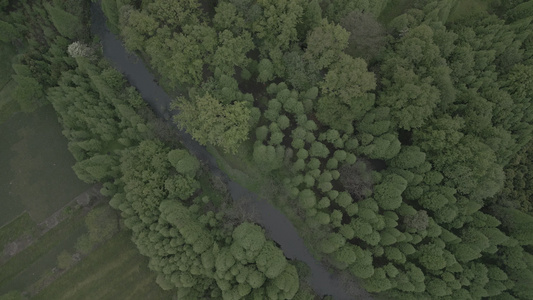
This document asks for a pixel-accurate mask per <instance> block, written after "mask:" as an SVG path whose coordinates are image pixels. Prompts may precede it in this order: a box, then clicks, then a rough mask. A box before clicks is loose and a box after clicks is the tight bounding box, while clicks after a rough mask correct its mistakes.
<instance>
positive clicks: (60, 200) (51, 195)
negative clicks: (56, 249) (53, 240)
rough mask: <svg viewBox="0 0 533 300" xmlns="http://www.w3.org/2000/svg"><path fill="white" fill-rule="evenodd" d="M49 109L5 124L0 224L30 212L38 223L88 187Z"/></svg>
mask: <svg viewBox="0 0 533 300" xmlns="http://www.w3.org/2000/svg"><path fill="white" fill-rule="evenodd" d="M61 130H62V129H61V126H60V125H59V123H58V122H57V117H56V114H55V112H54V110H53V109H52V107H50V106H46V107H43V108H40V109H39V110H37V111H36V112H34V113H31V114H22V113H19V114H16V115H14V116H12V117H11V118H10V119H9V120H8V121H7V122H5V123H3V124H0V141H1V143H0V157H1V159H0V169H1V170H3V172H1V173H0V205H1V207H2V210H0V226H3V225H5V224H7V223H9V222H10V221H11V220H13V219H14V218H15V217H16V216H18V215H20V214H21V213H22V212H23V211H24V210H26V211H28V213H29V215H30V216H31V218H32V219H33V220H34V221H35V222H36V223H39V222H41V221H43V220H44V219H46V218H47V217H48V216H50V215H51V214H52V213H53V212H55V211H56V210H58V209H60V208H61V207H62V206H64V205H65V204H66V203H68V202H69V201H71V200H72V199H73V198H74V197H76V196H77V195H78V194H80V193H82V192H83V191H85V190H86V189H87V188H89V185H88V184H86V183H84V182H82V181H80V180H79V179H78V178H77V177H76V174H75V173H74V171H72V165H74V162H75V161H74V158H73V157H72V155H71V154H70V153H69V152H68V150H67V140H66V138H65V137H64V136H63V135H62V134H61Z"/></svg>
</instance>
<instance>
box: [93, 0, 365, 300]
mask: <svg viewBox="0 0 533 300" xmlns="http://www.w3.org/2000/svg"><path fill="white" fill-rule="evenodd" d="M91 9H92V28H91V31H92V32H93V33H95V34H97V35H98V36H99V37H100V39H101V43H102V46H103V52H104V56H105V57H106V58H107V59H108V60H110V61H111V63H112V64H113V65H114V67H115V68H117V69H118V70H119V71H121V72H122V73H123V74H124V75H125V76H126V77H127V79H128V81H129V82H130V84H131V85H133V86H135V87H136V88H137V90H139V92H140V93H141V95H142V97H143V98H144V100H145V101H146V102H147V103H148V104H149V105H150V106H151V107H152V109H153V111H154V112H155V113H156V114H157V115H158V116H159V117H161V118H164V119H167V120H168V119H169V117H170V113H169V109H168V108H169V105H170V102H171V101H172V99H171V98H170V96H168V95H167V94H166V93H165V91H164V90H163V89H162V88H161V87H160V86H159V85H158V84H157V83H156V81H155V77H154V75H153V74H151V73H150V71H149V70H148V68H146V66H145V65H144V63H143V61H142V60H141V59H140V58H139V57H137V56H136V55H134V54H132V53H128V52H127V51H126V49H125V48H124V46H123V45H122V42H121V41H120V40H119V39H118V37H117V36H115V35H114V34H113V33H111V32H110V31H109V29H108V28H107V27H106V25H105V16H104V15H103V13H102V11H101V9H100V8H99V6H98V5H97V4H95V3H93V4H92V7H91ZM178 136H179V138H180V140H181V142H182V144H183V145H184V146H185V147H187V148H188V149H189V151H190V152H191V153H192V154H194V155H196V157H198V158H199V159H200V160H202V161H203V162H205V163H206V164H207V165H208V166H209V168H210V170H211V172H212V173H213V174H214V175H217V176H221V177H222V178H224V179H225V181H226V182H228V186H229V190H230V192H231V195H232V197H233V199H241V198H243V197H244V198H246V199H252V203H253V206H254V210H255V211H256V212H257V213H258V214H259V217H260V225H261V226H263V227H264V228H265V229H266V231H267V232H268V234H269V236H270V238H272V239H273V240H274V241H275V242H276V243H278V244H279V245H280V246H281V248H282V250H283V252H284V253H285V256H287V257H288V258H291V259H298V260H300V261H303V262H305V263H306V264H307V265H308V266H309V267H310V269H311V275H310V278H309V283H310V285H311V286H312V287H313V289H314V290H315V292H316V293H317V294H319V295H331V296H333V298H334V299H338V300H345V299H353V297H350V296H349V295H348V294H347V292H346V291H345V290H344V289H343V288H342V286H341V283H340V281H339V280H338V279H337V278H336V277H335V276H334V275H333V274H331V273H329V272H328V270H327V269H326V268H325V267H324V266H323V265H322V264H321V263H320V262H318V261H316V260H315V259H314V258H313V256H312V255H311V254H310V252H309V250H308V249H307V248H306V247H305V245H304V242H303V240H302V238H301V237H300V236H299V235H298V232H297V231H296V228H295V227H294V226H293V225H292V224H291V222H290V221H289V220H288V219H287V217H285V215H284V214H283V213H281V212H280V211H279V210H278V209H277V208H275V207H274V206H272V205H270V204H269V203H268V202H267V201H266V200H265V199H260V198H259V197H258V196H257V195H256V194H254V193H252V192H250V191H249V190H247V189H245V188H244V187H242V186H241V185H239V184H238V183H236V182H234V181H231V180H230V179H229V178H228V177H227V176H226V175H225V174H224V173H223V172H222V171H221V170H220V169H219V168H218V166H217V164H216V160H215V158H214V157H213V156H212V155H211V154H209V153H208V152H207V150H206V149H205V147H203V146H201V145H200V144H198V143H197V142H196V141H194V140H193V139H192V138H191V136H190V135H188V134H187V133H185V132H183V131H181V132H179V134H178ZM352 289H353V287H352ZM358 290H359V292H358V293H357V295H355V297H356V298H355V299H371V297H370V295H369V294H368V293H366V292H365V291H364V290H363V289H362V288H359V289H358Z"/></svg>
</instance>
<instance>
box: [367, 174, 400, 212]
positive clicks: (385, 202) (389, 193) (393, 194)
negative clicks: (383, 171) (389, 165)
mask: <svg viewBox="0 0 533 300" xmlns="http://www.w3.org/2000/svg"><path fill="white" fill-rule="evenodd" d="M406 187H407V181H406V180H405V179H404V178H403V177H401V176H398V175H396V174H391V175H387V176H385V178H384V179H383V183H381V184H378V185H376V186H375V187H374V199H375V200H376V202H377V203H378V204H379V206H380V207H381V208H382V209H386V210H394V209H397V208H398V207H400V205H401V204H402V196H401V195H402V192H403V191H404V190H405V188H406Z"/></svg>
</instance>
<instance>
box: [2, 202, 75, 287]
mask: <svg viewBox="0 0 533 300" xmlns="http://www.w3.org/2000/svg"><path fill="white" fill-rule="evenodd" d="M81 216H82V211H81V210H78V211H76V212H75V214H74V215H72V216H70V217H69V218H68V219H66V220H64V221H63V222H61V223H59V225H57V226H56V227H54V228H53V229H52V230H50V231H48V232H47V233H46V234H45V235H43V236H41V237H39V238H38V239H37V240H36V241H35V242H34V243H33V244H32V245H31V246H29V247H27V248H26V249H24V250H23V251H21V252H19V253H18V254H16V255H15V256H13V257H12V258H11V259H9V260H8V261H7V262H6V263H5V264H3V265H1V266H0V293H5V292H7V291H9V290H10V289H12V288H13V283H12V281H13V280H16V277H17V274H19V273H21V272H23V271H25V270H27V269H30V270H31V273H41V272H43V271H44V269H45V268H47V267H49V265H48V266H43V268H39V267H38V266H37V267H32V266H33V265H34V263H36V262H38V261H39V259H41V258H42V257H43V256H45V255H46V254H48V253H49V252H50V251H53V250H54V249H58V248H61V249H63V248H64V245H63V243H64V242H65V240H67V239H68V238H69V237H71V236H72V235H74V234H76V235H77V236H79V235H81V234H82V233H83V230H84V228H85V223H84V218H82V217H81ZM54 258H55V257H54ZM48 260H49V259H48ZM52 262H54V264H55V259H54V260H53V261H52ZM54 264H53V265H54ZM37 265H38V264H37ZM53 265H52V266H53Z"/></svg>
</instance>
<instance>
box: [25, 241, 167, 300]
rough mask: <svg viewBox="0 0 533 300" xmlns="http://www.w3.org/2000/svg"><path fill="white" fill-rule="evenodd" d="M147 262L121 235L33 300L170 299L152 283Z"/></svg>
mask: <svg viewBox="0 0 533 300" xmlns="http://www.w3.org/2000/svg"><path fill="white" fill-rule="evenodd" d="M147 265H148V261H147V258H146V257H144V256H142V255H140V254H139V252H138V251H137V249H136V248H135V245H133V243H132V242H131V241H130V233H129V232H126V231H124V232H121V233H119V234H117V235H115V236H114V237H113V238H112V239H110V240H109V241H107V242H106V243H105V244H104V245H102V246H101V247H100V248H98V249H97V250H95V251H94V252H92V253H91V254H90V255H89V256H88V257H86V258H84V259H83V260H82V261H81V262H80V263H78V264H77V265H75V266H74V267H73V268H71V269H70V270H69V271H68V272H67V273H65V274H63V275H62V276H61V277H60V278H59V279H57V280H56V281H54V282H53V283H52V284H51V285H50V286H48V287H47V288H46V289H44V290H43V291H41V293H39V294H38V295H37V296H36V297H35V299H56V300H58V299H69V300H74V299H99V300H103V299H113V300H114V299H143V300H144V299H151V300H152V299H172V293H171V292H166V291H163V290H162V289H161V288H159V286H158V285H157V284H156V283H155V273H152V272H151V271H150V270H149V269H148V267H147Z"/></svg>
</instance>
